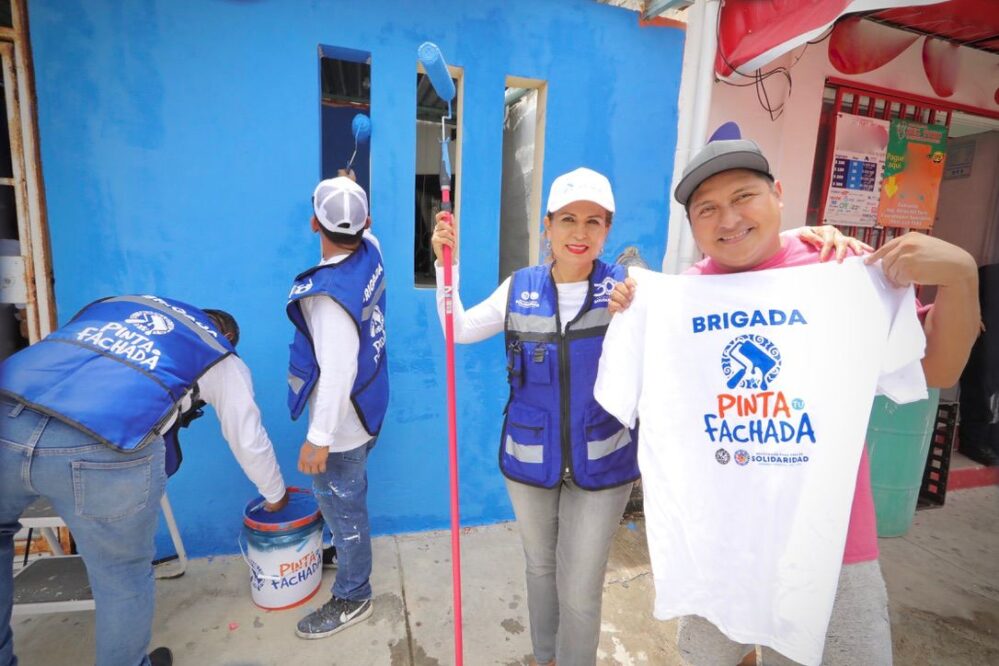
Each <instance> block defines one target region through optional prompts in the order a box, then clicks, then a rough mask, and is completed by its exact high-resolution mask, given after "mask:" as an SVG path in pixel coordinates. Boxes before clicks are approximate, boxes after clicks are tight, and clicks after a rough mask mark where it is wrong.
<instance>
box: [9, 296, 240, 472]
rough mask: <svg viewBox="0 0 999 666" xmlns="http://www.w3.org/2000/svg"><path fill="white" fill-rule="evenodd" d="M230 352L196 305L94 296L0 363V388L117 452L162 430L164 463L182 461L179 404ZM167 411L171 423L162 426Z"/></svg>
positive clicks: (143, 442) (145, 441) (169, 465)
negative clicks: (60, 323) (57, 326)
mask: <svg viewBox="0 0 999 666" xmlns="http://www.w3.org/2000/svg"><path fill="white" fill-rule="evenodd" d="M233 352H234V350H233V348H232V345H231V344H229V341H228V340H227V339H226V338H225V337H224V336H223V335H222V334H221V333H220V332H219V331H218V329H217V328H216V327H215V325H214V324H213V323H212V321H211V320H210V319H209V318H208V316H207V315H206V314H205V313H204V312H202V311H201V310H199V309H197V308H195V307H192V306H190V305H187V304H186V303H181V302H180V301H174V300H171V299H166V298H158V297H156V296H118V297H115V298H106V299H103V300H99V301H95V302H94V303H91V304H90V305H88V306H87V307H85V308H83V310H81V311H80V312H79V314H77V315H76V316H75V317H73V319H72V320H70V322H69V323H67V324H66V325H65V326H63V327H62V328H60V329H58V330H56V331H54V332H52V333H51V334H49V335H48V336H47V337H45V339H43V340H41V341H39V342H38V343H36V344H34V345H32V346H30V347H28V348H27V349H24V350H21V351H20V352H18V353H16V354H14V355H13V356H11V357H9V358H8V359H7V360H6V361H5V362H4V363H3V365H0V393H4V394H6V395H9V396H12V397H13V398H15V399H16V400H19V401H20V402H22V403H24V404H26V405H27V406H29V407H31V408H32V409H37V410H38V411H41V412H44V413H46V414H50V415H51V416H53V417H55V418H57V419H59V420H61V421H65V422H66V423H68V424H70V425H72V426H74V427H76V428H79V429H80V430H82V431H84V432H86V433H88V434H90V435H91V436H93V437H94V438H95V439H97V440H98V441H100V442H103V443H104V444H106V445H108V446H110V447H111V448H113V449H117V450H119V451H134V450H138V449H141V448H143V447H145V446H147V445H148V444H150V443H151V442H153V441H155V440H156V439H157V438H158V437H160V436H162V437H164V438H165V439H167V440H168V442H170V444H172V446H168V447H167V472H168V473H169V474H172V473H173V472H174V471H176V468H177V466H178V465H179V464H180V452H179V448H177V447H178V446H179V445H178V444H177V440H176V431H177V429H178V428H179V427H180V422H181V421H183V420H184V419H182V418H175V417H178V414H177V411H178V404H179V403H180V401H181V399H182V398H183V397H184V395H185V394H186V393H187V392H188V391H190V390H191V389H192V388H194V387H195V385H196V384H197V381H198V379H199V378H200V377H201V376H202V375H203V374H204V373H205V372H206V371H207V370H208V369H209V368H211V367H212V366H213V365H215V364H216V363H218V362H219V361H221V360H222V359H223V358H225V357H226V356H228V355H229V354H232V353H233ZM171 419H175V422H174V423H173V425H172V426H171V427H170V428H169V430H167V431H164V428H166V426H167V425H168V424H169V423H170V421H171Z"/></svg>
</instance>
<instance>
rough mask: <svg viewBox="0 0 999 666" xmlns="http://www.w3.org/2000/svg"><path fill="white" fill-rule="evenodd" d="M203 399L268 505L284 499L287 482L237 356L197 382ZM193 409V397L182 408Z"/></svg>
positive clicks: (220, 362)
mask: <svg viewBox="0 0 999 666" xmlns="http://www.w3.org/2000/svg"><path fill="white" fill-rule="evenodd" d="M198 393H199V395H200V396H201V399H202V400H204V401H205V402H207V403H208V404H209V405H211V406H212V407H214V408H215V413H216V414H217V415H218V418H219V423H220V424H221V425H222V436H223V437H225V440H226V442H227V443H228V444H229V449H230V450H231V451H232V454H233V455H234V456H235V457H236V461H237V462H238V463H239V466H240V467H242V468H243V473H244V474H246V476H247V478H248V479H250V481H251V482H253V484H254V485H255V486H256V487H257V491H258V492H259V493H260V494H261V495H263V496H264V499H266V500H267V501H268V502H276V501H278V500H279V499H281V498H282V497H283V496H284V491H285V485H284V479H282V478H281V469H280V468H279V467H278V463H277V459H276V458H275V457H274V447H273V446H272V445H271V440H270V437H268V436H267V431H266V430H264V426H263V425H262V424H261V422H260V409H259V408H258V407H257V403H256V402H255V401H254V400H253V380H252V379H251V377H250V369H249V368H248V367H246V363H244V362H243V359H241V358H239V357H238V356H236V355H235V354H230V355H229V356H227V357H225V358H224V359H222V360H221V361H219V362H218V363H216V364H215V365H213V366H212V367H211V368H209V369H208V371H207V372H205V374H203V375H202V376H201V378H200V379H198ZM190 406H191V398H190V394H188V395H187V396H185V397H184V399H183V400H182V401H181V408H182V409H185V410H186V409H188V408H189V407H190Z"/></svg>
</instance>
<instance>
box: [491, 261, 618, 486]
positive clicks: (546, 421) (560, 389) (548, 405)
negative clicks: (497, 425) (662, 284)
mask: <svg viewBox="0 0 999 666" xmlns="http://www.w3.org/2000/svg"><path fill="white" fill-rule="evenodd" d="M625 275H626V273H625V269H624V268H623V267H621V266H611V265H608V264H604V263H603V262H599V261H597V262H594V267H593V271H592V273H591V275H590V278H589V283H590V287H589V291H588V293H587V297H586V300H585V302H584V304H583V307H582V309H581V310H580V312H579V313H578V314H577V316H576V317H574V318H573V320H572V321H571V322H569V324H568V325H567V326H566V330H565V334H564V335H563V334H562V333H561V331H560V324H561V322H560V321H559V313H558V291H557V289H556V286H555V283H554V281H553V280H552V278H551V269H550V267H549V266H534V267H530V268H525V269H522V270H520V271H517V272H515V273H514V274H513V278H512V279H511V282H510V294H509V297H508V299H507V315H506V321H505V328H506V347H507V370H508V379H509V382H510V400H509V402H508V403H507V409H506V419H505V421H504V425H503V434H502V440H501V444H500V454H499V458H500V467H501V468H502V470H503V472H504V474H505V475H506V476H507V477H509V478H511V479H513V480H515V481H520V482H522V483H527V484H531V485H536V486H542V487H552V486H554V485H556V484H557V483H559V482H560V480H561V479H562V478H563V477H566V476H568V477H571V478H572V479H573V480H574V481H575V482H576V484H577V485H579V486H580V487H581V488H585V489H589V490H597V489H600V488H608V487H611V486H616V485H621V484H623V483H628V482H630V481H633V480H635V479H636V478H638V463H637V457H636V452H637V437H636V434H635V433H633V432H632V431H629V430H628V428H627V427H626V426H624V425H622V424H621V423H619V422H618V421H617V420H616V419H614V417H612V416H611V415H610V414H608V413H607V412H606V411H605V410H604V409H603V408H602V407H600V405H599V404H598V403H597V402H596V400H594V398H593V386H594V383H595V381H596V372H597V367H598V362H599V359H600V351H601V347H602V345H603V338H604V334H605V333H606V330H607V326H608V325H609V323H610V313H609V312H608V310H607V304H608V302H609V301H610V293H611V291H613V288H614V284H616V282H617V281H619V280H622V279H624V277H625Z"/></svg>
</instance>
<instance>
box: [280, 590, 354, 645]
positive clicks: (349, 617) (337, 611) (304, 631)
mask: <svg viewBox="0 0 999 666" xmlns="http://www.w3.org/2000/svg"><path fill="white" fill-rule="evenodd" d="M370 616H371V599H364V600H363V601H351V600H349V599H337V598H336V597H333V598H332V599H330V600H329V601H327V602H326V603H325V604H323V605H322V606H320V607H319V608H318V609H316V610H314V611H312V612H311V613H309V614H308V615H306V616H305V617H303V618H302V619H301V620H299V621H298V626H297V627H296V628H295V633H296V634H297V635H298V637H299V638H326V637H327V636H332V635H333V634H335V633H336V632H338V631H340V630H341V629H346V628H347V627H349V626H350V625H352V624H357V623H358V622H362V621H363V620H365V619H367V618H368V617H370Z"/></svg>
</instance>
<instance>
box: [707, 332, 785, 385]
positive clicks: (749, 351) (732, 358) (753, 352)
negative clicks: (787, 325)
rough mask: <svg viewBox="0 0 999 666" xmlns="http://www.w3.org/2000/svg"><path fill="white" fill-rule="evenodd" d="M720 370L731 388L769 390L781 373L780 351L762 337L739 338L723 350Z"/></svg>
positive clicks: (748, 336) (746, 336) (747, 336)
mask: <svg viewBox="0 0 999 666" xmlns="http://www.w3.org/2000/svg"><path fill="white" fill-rule="evenodd" d="M721 368H722V372H723V373H724V374H725V377H726V378H727V379H728V382H727V384H728V388H730V389H735V388H742V389H751V390H752V389H761V390H763V391H766V390H767V387H768V386H769V385H770V384H771V383H772V382H773V381H774V380H775V379H777V375H778V374H780V350H779V349H777V345H775V344H774V343H772V342H770V340H768V339H767V338H765V337H763V336H762V335H740V336H739V337H737V338H735V339H734V340H732V341H731V342H729V343H728V345H726V346H725V350H724V351H722V356H721Z"/></svg>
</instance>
